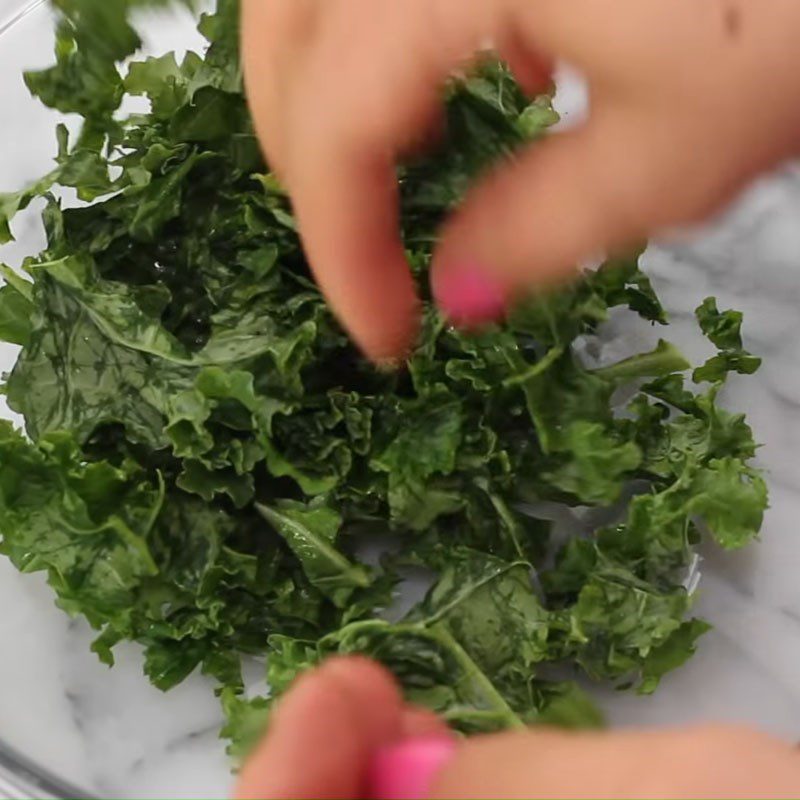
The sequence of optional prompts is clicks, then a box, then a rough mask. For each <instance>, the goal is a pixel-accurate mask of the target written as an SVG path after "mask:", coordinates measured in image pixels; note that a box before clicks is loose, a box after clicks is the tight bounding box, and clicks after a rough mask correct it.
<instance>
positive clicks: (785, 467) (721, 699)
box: [0, 0, 800, 798]
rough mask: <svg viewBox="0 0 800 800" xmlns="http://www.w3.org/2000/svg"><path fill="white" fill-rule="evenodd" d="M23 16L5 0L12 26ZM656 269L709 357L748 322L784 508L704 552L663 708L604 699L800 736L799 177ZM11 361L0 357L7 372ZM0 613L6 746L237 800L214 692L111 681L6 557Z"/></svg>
mask: <svg viewBox="0 0 800 800" xmlns="http://www.w3.org/2000/svg"><path fill="white" fill-rule="evenodd" d="M17 5H19V4H15V3H12V2H10V0H0V30H2V23H3V22H4V21H5V20H6V19H7V18H10V17H11V16H13V13H14V12H15V10H16V7H17ZM185 29H186V26H185V25H183V24H182V23H180V22H174V23H173V22H170V23H169V24H160V25H159V26H156V28H155V29H154V36H153V40H152V47H153V49H154V50H163V49H165V48H166V47H167V46H169V47H174V46H175V43H176V41H178V42H179V43H182V44H189V43H190V42H191V39H190V38H187V36H186V35H184V31H185ZM50 42H51V39H50V32H49V26H48V24H47V20H46V15H45V14H44V13H43V11H42V10H40V11H38V12H36V13H33V14H31V15H29V16H28V17H26V18H25V19H23V20H22V21H21V22H20V23H19V24H18V25H16V26H15V27H14V28H13V30H12V31H10V32H8V33H6V34H4V35H2V37H0V76H2V77H0V108H1V109H2V115H3V117H2V134H0V135H1V136H2V147H0V185H2V187H3V188H4V189H12V188H17V187H19V186H21V185H23V184H25V183H26V182H27V181H29V180H30V179H32V178H35V177H38V176H39V175H40V174H41V173H43V172H44V171H45V170H46V169H47V162H48V159H49V157H50V156H51V154H52V152H53V146H54V145H53V133H52V131H53V128H54V119H53V115H52V114H51V113H50V112H48V111H46V110H45V109H42V108H40V107H38V106H37V105H35V104H34V103H32V102H31V101H30V100H29V98H28V97H27V94H26V91H25V88H24V86H23V85H22V82H21V78H20V72H21V69H22V67H23V66H24V67H35V66H40V65H43V64H47V63H49V60H50V56H49V52H50ZM560 105H561V107H562V109H564V110H566V111H567V112H569V113H568V114H567V118H568V119H569V118H570V116H571V115H573V116H574V115H575V114H577V113H578V109H579V107H580V93H579V92H576V91H574V90H572V89H570V90H568V91H566V92H564V93H562V94H561V96H560ZM16 231H17V233H18V241H17V242H16V243H14V244H12V245H9V246H6V247H3V248H0V260H2V261H3V262H5V263H9V264H11V265H15V264H18V263H19V261H20V260H21V258H22V257H23V256H24V255H26V254H28V253H30V252H33V251H35V250H36V249H37V247H38V246H40V244H41V241H42V234H41V231H40V229H39V227H38V225H37V221H36V215H35V209H34V211H33V212H31V213H30V214H26V215H24V216H23V217H22V218H21V219H20V222H19V224H18V225H17V226H16ZM646 266H647V269H648V272H649V274H650V275H651V276H652V277H653V279H654V282H655V284H656V287H657V289H658V290H659V292H660V293H661V295H662V297H663V299H664V301H665V304H666V305H667V307H668V309H669V310H670V311H671V312H672V317H673V323H674V324H673V329H672V330H671V331H670V338H671V339H673V340H675V341H676V342H677V343H678V344H679V345H682V346H684V347H685V348H686V349H687V350H689V351H690V352H691V351H692V350H693V349H694V348H695V347H697V346H698V345H697V337H696V335H695V333H694V322H693V319H692V310H693V309H694V308H695V306H696V305H697V304H698V303H699V301H700V300H702V299H703V298H704V297H706V296H707V295H709V294H713V295H716V296H717V297H718V298H719V300H720V303H721V305H723V306H725V307H731V306H733V307H736V308H739V309H742V310H743V311H744V312H745V319H746V322H745V332H746V337H747V340H748V344H749V346H750V348H751V349H752V350H753V351H755V352H757V353H758V354H759V355H761V356H763V357H764V367H763V371H762V372H761V374H760V378H759V379H757V380H752V379H751V380H737V381H734V382H733V384H732V386H731V388H730V389H729V390H728V392H727V395H726V398H725V400H726V403H727V404H728V405H729V406H731V407H734V408H737V409H741V410H744V411H747V412H748V413H749V415H750V421H751V424H752V425H753V427H754V429H755V431H756V434H757V436H758V438H759V439H760V441H762V442H763V443H764V447H763V449H762V450H761V453H760V461H761V464H762V465H763V466H764V467H765V468H766V470H767V471H768V479H769V483H770V486H771V492H772V507H771V509H770V511H769V514H768V516H767V519H766V524H765V526H764V531H763V536H762V541H761V542H760V543H758V544H756V545H755V546H754V547H752V548H750V549H749V550H747V551H744V552H741V553H734V554H720V553H718V552H709V553H704V554H703V556H704V560H703V562H702V566H701V569H702V581H701V583H700V588H699V590H698V597H697V610H698V612H699V613H700V614H701V615H703V616H704V617H705V618H707V619H708V620H710V621H711V622H712V623H713V624H714V626H715V627H714V630H713V631H712V632H711V633H710V634H708V635H707V636H706V637H705V638H704V639H703V640H702V641H701V644H700V648H699V652H698V654H697V656H696V657H695V658H694V659H693V660H692V661H691V662H690V663H689V664H688V665H687V666H686V667H684V668H683V669H681V670H680V671H678V672H676V673H674V674H672V675H670V676H669V677H668V678H667V679H666V680H665V681H664V683H663V686H662V687H661V689H660V691H659V692H657V693H656V695H654V696H653V697H647V698H644V697H637V696H633V695H628V694H618V693H613V692H605V693H603V692H600V693H599V694H598V695H597V696H598V697H599V698H600V701H601V703H602V704H603V706H604V707H605V709H606V710H607V712H608V715H609V718H610V720H611V721H612V722H613V723H615V724H618V725H632V724H636V725H641V724H668V723H682V722H689V721H692V720H709V719H713V720H718V721H722V720H727V721H740V722H749V723H753V724H756V725H759V726H761V727H763V728H765V729H768V730H771V731H774V732H776V733H778V734H781V735H784V736H786V737H789V738H791V739H797V740H800V674H798V671H797V666H796V665H797V664H798V663H800V581H799V580H798V578H797V576H798V574H800V534H798V532H797V527H798V526H797V523H796V518H797V513H798V510H800V459H798V458H797V455H796V454H797V452H798V450H800V356H798V354H797V342H798V341H799V340H800V314H799V313H798V309H800V169H798V168H794V167H788V168H786V169H784V170H782V171H781V172H780V173H779V174H777V175H775V176H772V177H770V178H768V179H765V180H763V181H762V182H761V183H759V184H758V185H757V186H755V187H753V188H752V189H751V190H750V191H748V192H747V194H746V195H745V196H744V197H743V198H741V199H740V200H739V201H738V202H737V203H736V204H735V206H734V208H733V209H731V210H730V211H729V212H727V213H726V214H725V215H724V217H723V218H722V219H721V220H719V221H718V222H717V223H715V224H713V225H711V226H708V227H706V228H705V229H703V230H702V231H698V232H695V233H693V234H691V235H683V236H680V237H677V236H676V237H673V238H671V239H670V240H669V241H664V242H662V243H661V244H659V245H657V246H653V247H652V248H651V250H650V252H649V253H648V255H647V257H646ZM613 333H614V335H613V336H612V337H611V341H610V342H609V344H608V345H607V347H608V348H609V350H613V349H620V348H621V349H624V348H625V347H626V346H629V345H630V344H631V342H630V341H628V338H629V337H630V336H631V334H629V333H628V332H626V331H625V330H618V331H614V332H613ZM626 337H627V338H626ZM14 356H15V353H14V351H13V349H12V348H5V349H3V348H2V347H1V346H0V371H1V370H5V369H8V368H9V367H10V366H11V364H12V363H13V359H14ZM0 413H3V414H5V413H7V411H5V410H4V409H2V408H0ZM0 608H2V609H3V610H2V612H0V643H2V644H1V645H0V647H2V654H3V655H2V658H0V742H2V743H4V744H6V745H8V746H10V747H11V748H13V749H15V750H16V751H18V752H19V753H22V754H24V755H25V756H27V757H28V758H29V759H31V760H32V761H35V762H36V763H38V764H41V765H44V766H45V767H46V768H47V770H48V771H49V772H50V773H52V774H54V775H56V776H58V777H60V778H62V779H64V780H66V781H69V782H71V783H73V784H75V785H77V786H80V787H85V788H86V789H87V790H91V791H93V792H95V793H97V794H99V795H103V796H108V797H114V796H129V797H130V796H137V797H143V798H144V797H214V796H216V797H219V796H223V795H225V794H226V793H227V791H228V789H229V787H230V782H231V778H230V773H229V765H228V763H227V760H226V758H225V755H224V752H223V744H222V743H221V742H220V741H219V739H218V738H217V732H218V730H219V726H220V723H221V715H220V711H219V707H218V704H217V702H216V700H215V698H214V696H213V693H212V691H211V690H210V687H209V686H208V685H206V682H205V680H203V679H202V678H200V677H193V678H191V679H189V680H188V681H186V682H185V683H184V684H183V685H181V686H180V687H178V688H177V689H175V690H173V691H172V692H170V693H169V694H166V695H164V694H161V693H160V692H159V691H158V690H156V689H154V688H153V687H151V686H150V685H149V684H148V683H147V681H146V679H145V678H144V677H143V675H142V671H141V658H140V653H139V651H138V648H137V647H135V646H133V645H128V646H121V647H119V648H118V649H117V659H118V664H117V666H116V667H115V668H114V669H113V670H108V669H107V668H105V667H103V666H102V665H101V664H100V663H99V662H98V661H97V659H96V658H95V657H94V656H93V655H92V654H91V653H90V652H89V643H90V641H91V638H92V636H91V633H90V631H88V630H87V626H86V625H85V624H83V623H82V622H80V621H71V620H69V619H67V618H66V617H65V616H64V615H63V614H62V613H61V612H60V611H59V610H57V609H56V608H55V607H54V605H53V598H52V595H51V593H50V591H49V590H48V588H47V587H46V585H45V583H44V580H43V579H42V578H41V576H20V575H19V574H17V573H16V572H15V571H14V570H13V569H12V568H11V567H10V566H9V564H8V563H7V562H5V561H4V560H0ZM256 671H257V670H256ZM0 796H2V791H0Z"/></svg>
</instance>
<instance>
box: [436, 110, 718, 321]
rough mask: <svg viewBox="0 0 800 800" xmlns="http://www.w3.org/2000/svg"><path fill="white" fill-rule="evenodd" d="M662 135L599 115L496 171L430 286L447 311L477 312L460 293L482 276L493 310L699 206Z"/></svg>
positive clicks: (455, 227)
mask: <svg viewBox="0 0 800 800" xmlns="http://www.w3.org/2000/svg"><path fill="white" fill-rule="evenodd" d="M659 136H660V134H658V133H657V132H656V133H653V132H652V131H651V130H650V129H649V127H648V126H647V125H646V124H645V123H643V122H640V121H639V120H638V119H636V118H635V117H634V116H633V115H631V116H630V117H629V118H625V117H624V116H623V115H622V114H621V113H620V114H616V113H614V114H613V115H612V114H609V115H608V116H604V115H603V114H602V113H601V112H599V111H598V112H596V113H595V115H594V116H593V118H592V119H591V120H590V121H589V123H587V124H586V125H585V126H584V127H582V128H580V129H577V130H574V131H571V132H567V133H562V134H558V135H556V136H553V137H552V138H550V139H549V140H547V141H545V142H544V143H540V144H537V145H535V146H533V147H532V148H531V149H530V150H529V151H527V152H525V153H523V154H521V155H520V156H519V157H517V158H515V159H514V160H513V161H511V162H509V163H507V164H505V165H502V166H501V167H499V168H498V169H497V170H496V171H495V172H494V173H493V174H491V175H490V176H489V177H488V178H487V179H485V180H484V181H483V182H482V183H481V184H480V185H479V186H477V187H476V188H475V189H473V190H472V192H471V193H470V194H469V196H468V197H467V199H466V202H465V203H464V205H463V206H462V208H461V209H460V210H459V211H457V212H456V214H455V215H454V217H453V218H452V219H451V220H450V221H449V222H448V224H447V225H446V226H445V229H444V231H443V236H442V241H441V243H440V246H439V249H438V251H437V254H436V256H435V260H434V267H433V275H432V283H433V289H434V294H435V296H436V297H437V300H438V301H439V303H440V305H441V306H442V308H443V309H444V310H445V312H446V313H448V314H449V315H450V316H451V317H452V318H454V319H455V320H457V321H458V320H463V319H464V318H465V317H470V316H473V317H474V316H476V315H477V316H481V313H482V311H483V309H482V308H480V307H478V306H476V307H474V308H473V307H472V306H470V303H469V302H468V301H469V298H470V297H471V294H470V293H468V292H467V293H465V292H464V291H463V285H464V284H466V283H469V282H471V283H472V284H474V283H476V281H477V278H476V273H480V275H481V278H482V282H481V286H482V287H483V288H482V290H481V293H482V296H483V297H488V296H489V295H490V294H491V295H492V296H493V297H495V298H496V299H495V301H494V302H493V303H491V304H489V306H488V307H487V308H486V309H485V311H486V313H487V315H489V316H491V315H492V314H493V313H495V312H497V311H499V310H500V309H501V307H502V305H503V303H504V302H508V300H509V298H510V297H512V296H513V295H514V294H515V293H518V292H519V291H521V290H522V289H523V288H525V287H530V286H541V285H547V284H552V283H554V282H558V281H563V280H565V279H568V278H569V277H570V276H571V275H572V274H574V270H575V269H576V265H578V264H579V263H580V262H581V261H582V260H585V259H587V258H589V257H592V256H594V255H596V254H598V253H599V252H602V251H604V250H609V249H616V248H620V247H623V246H625V245H628V244H630V243H632V242H636V241H639V240H640V239H642V238H643V237H644V236H646V235H647V234H648V233H650V232H651V231H652V230H653V229H655V228H657V227H661V226H663V225H665V224H671V223H673V222H677V221H678V219H679V218H681V217H682V216H683V215H684V214H686V215H689V216H691V215H692V214H694V213H695V211H697V210H699V206H696V200H697V197H696V196H695V193H694V190H693V189H691V187H689V188H688V190H687V187H686V177H685V173H681V171H680V170H679V169H677V167H676V164H675V159H673V160H672V161H673V163H672V167H670V166H669V161H668V160H667V159H665V157H664V156H665V154H664V153H663V152H662V148H661V147H660V146H659V145H658V139H659ZM665 167H666V168H665ZM701 188H703V187H700V186H699V185H698V191H700V189H701ZM465 272H469V273H470V275H469V276H466V275H462V273H465ZM465 304H466V305H465ZM477 321H478V322H481V321H483V320H481V319H478V320H477Z"/></svg>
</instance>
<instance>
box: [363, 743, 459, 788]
mask: <svg viewBox="0 0 800 800" xmlns="http://www.w3.org/2000/svg"><path fill="white" fill-rule="evenodd" d="M455 750H456V743H455V741H454V740H453V739H452V738H450V737H441V736H440V737H427V738H420V739H408V740H407V741H405V742H401V743H400V744H397V745H393V746H392V747H389V748H386V749H385V750H381V751H379V752H378V754H377V755H376V756H375V759H374V761H373V762H372V769H371V770H370V776H369V794H368V795H367V796H368V797H373V798H375V800H424V798H426V797H428V796H429V795H430V792H431V790H432V787H433V782H434V780H435V778H436V776H437V775H438V774H439V772H440V771H441V770H442V768H443V767H444V766H445V765H446V764H447V763H448V762H449V761H450V759H451V758H452V757H453V754H454V753H455Z"/></svg>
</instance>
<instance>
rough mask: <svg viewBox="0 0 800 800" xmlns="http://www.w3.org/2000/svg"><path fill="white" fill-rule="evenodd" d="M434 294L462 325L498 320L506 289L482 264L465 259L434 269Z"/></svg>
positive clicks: (455, 322) (450, 317)
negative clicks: (458, 262)
mask: <svg viewBox="0 0 800 800" xmlns="http://www.w3.org/2000/svg"><path fill="white" fill-rule="evenodd" d="M433 294H434V297H435V298H436V302H437V304H438V305H439V308H441V310H442V311H443V312H444V314H445V315H446V316H447V317H448V318H449V319H450V321H451V322H453V323H454V324H455V325H458V326H459V327H475V326H480V325H485V324H486V323H488V322H495V321H496V320H498V319H500V318H501V317H502V316H503V314H504V313H505V310H506V306H507V302H508V297H507V293H506V292H505V290H504V289H503V288H502V287H501V286H500V284H498V283H497V281H495V280H494V278H492V277H491V275H490V273H489V270H488V269H486V268H484V267H481V265H480V264H477V263H470V262H463V263H460V264H454V265H452V266H450V265H447V266H443V267H441V268H440V269H438V270H435V271H434V273H433Z"/></svg>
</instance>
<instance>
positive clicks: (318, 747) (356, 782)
mask: <svg viewBox="0 0 800 800" xmlns="http://www.w3.org/2000/svg"><path fill="white" fill-rule="evenodd" d="M401 712H402V701H401V698H400V694H399V692H398V690H397V687H396V685H395V683H394V681H393V680H392V678H391V676H390V675H389V674H388V673H386V672H385V670H383V669H382V668H381V667H379V666H377V665H376V664H373V663H372V662H369V661H367V660H365V659H361V658H346V659H334V660H332V661H330V662H328V663H327V664H326V665H324V666H323V667H322V668H321V669H319V670H317V671H316V672H313V673H311V674H309V675H306V676H304V677H302V678H301V679H300V680H299V681H298V683H297V685H296V686H295V687H294V688H293V689H292V690H291V691H290V692H289V693H288V694H287V695H286V697H285V698H283V699H282V700H281V702H280V704H279V706H278V708H277V709H276V711H275V714H274V718H273V720H272V722H271V725H270V733H269V734H268V735H267V737H266V738H265V739H264V741H263V742H262V743H261V745H260V746H259V747H258V749H257V750H256V751H255V752H254V753H253V755H252V756H251V758H250V759H249V761H248V762H247V764H246V765H245V768H244V769H243V771H242V774H241V776H240V779H239V781H238V784H237V787H236V792H235V797H236V798H239V800H246V799H247V798H262V799H263V800H269V798H308V797H318V798H352V797H361V796H363V795H362V790H363V781H364V779H365V776H366V774H367V770H368V768H369V764H370V762H371V759H372V755H373V754H374V753H375V751H376V750H378V749H379V748H381V747H383V746H385V745H387V744H390V743H391V742H393V741H395V740H396V739H397V738H398V737H400V736H401V732H402V716H401Z"/></svg>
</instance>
